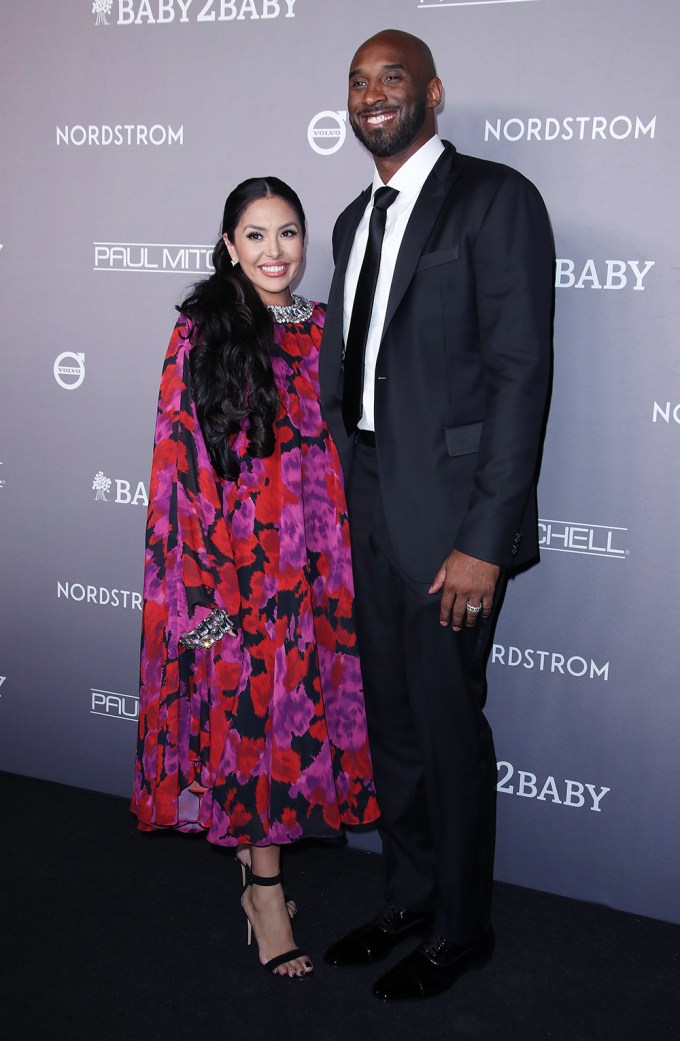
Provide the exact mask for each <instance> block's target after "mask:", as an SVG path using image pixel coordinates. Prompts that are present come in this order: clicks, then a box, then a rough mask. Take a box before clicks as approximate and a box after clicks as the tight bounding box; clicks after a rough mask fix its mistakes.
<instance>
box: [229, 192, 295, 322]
mask: <svg viewBox="0 0 680 1041" xmlns="http://www.w3.org/2000/svg"><path fill="white" fill-rule="evenodd" d="M222 238H223V239H224V241H225V243H226V246H227V249H228V250H229V256H230V257H231V259H232V260H234V261H236V260H237V261H238V262H239V264H240V265H241V269H242V271H243V274H244V275H246V277H247V278H249V279H250V281H251V282H252V283H253V285H254V286H255V289H256V290H257V292H258V294H259V296H260V299H261V300H262V302H263V303H264V304H289V303H290V301H291V293H290V284H291V282H292V281H293V279H294V278H295V276H296V275H297V273H298V272H299V270H300V267H301V266H302V258H303V251H304V243H303V239H302V228H301V226H300V221H299V220H298V217H297V215H296V213H295V210H294V209H293V207H292V206H290V204H289V203H287V202H286V201H285V200H284V199H281V198H279V196H278V195H272V196H269V197H268V198H264V199H256V200H255V202H251V204H250V206H247V207H246V209H245V210H244V211H243V213H242V214H241V219H240V221H239V223H238V224H237V226H236V229H235V231H234V241H233V242H231V241H230V239H229V237H228V236H227V235H226V234H225V235H223V236H222Z"/></svg>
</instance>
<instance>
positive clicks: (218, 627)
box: [179, 609, 238, 648]
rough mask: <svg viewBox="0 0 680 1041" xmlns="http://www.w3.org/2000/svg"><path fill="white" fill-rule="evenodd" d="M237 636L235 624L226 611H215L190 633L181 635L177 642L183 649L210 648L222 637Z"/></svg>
mask: <svg viewBox="0 0 680 1041" xmlns="http://www.w3.org/2000/svg"><path fill="white" fill-rule="evenodd" d="M227 635H228V636H238V633H237V631H236V623H235V622H234V620H233V618H231V617H230V616H229V615H228V614H227V612H226V611H222V610H219V609H218V610H215V611H213V612H212V614H209V615H208V617H207V618H204V619H203V621H202V622H199V623H198V625H197V626H196V628H195V629H192V630H191V632H188V633H183V634H182V636H180V638H179V642H180V643H181V644H182V646H183V647H193V648H196V647H206V648H207V647H212V646H213V644H215V643H217V641H218V640H220V639H221V638H222V637H223V636H227Z"/></svg>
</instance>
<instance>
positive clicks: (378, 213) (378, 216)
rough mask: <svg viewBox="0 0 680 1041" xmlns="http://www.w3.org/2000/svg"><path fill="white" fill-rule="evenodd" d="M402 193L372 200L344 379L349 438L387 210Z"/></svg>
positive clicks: (385, 192)
mask: <svg viewBox="0 0 680 1041" xmlns="http://www.w3.org/2000/svg"><path fill="white" fill-rule="evenodd" d="M398 194H399V192H398V191H397V190H396V188H378V190H377V192H376V193H375V195H374V196H373V210H372V212H371V220H370V224H369V226H368V242H367V243H366V252H365V254H364V259H363V263H362V265H361V271H360V272H359V281H358V282H357V291H356V294H355V296H354V305H353V307H352V317H351V319H350V323H349V332H348V333H347V346H346V348H345V375H344V382H343V388H342V418H343V420H344V423H345V429H346V430H347V433H348V434H353V433H354V431H355V430H356V428H357V423H358V422H359V420H360V419H361V413H362V412H363V407H362V401H361V398H362V392H363V386H364V350H365V348H366V338H367V337H368V327H369V325H370V324H371V314H372V312H373V297H374V296H375V287H376V284H377V281H378V271H379V270H380V254H381V252H382V241H383V236H384V234H385V221H386V220H387V210H388V208H389V207H390V206H391V205H392V203H393V202H394V200H395V199H396V197H397V195H398Z"/></svg>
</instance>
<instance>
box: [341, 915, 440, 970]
mask: <svg viewBox="0 0 680 1041" xmlns="http://www.w3.org/2000/svg"><path fill="white" fill-rule="evenodd" d="M431 926H432V919H431V917H430V915H429V914H428V912H426V911H409V910H408V908H406V907H395V906H394V905H393V904H390V905H388V906H387V907H386V908H385V910H384V911H383V913H382V914H381V915H379V917H378V918H374V919H373V921H372V922H369V923H368V924H367V925H362V926H360V928H358V929H354V930H353V931H352V932H351V933H348V934H347V936H343V938H342V940H338V942H337V943H334V944H333V945H332V946H331V947H329V948H328V950H327V951H326V953H325V954H324V961H325V962H326V963H327V964H328V965H371V964H372V963H373V962H376V961H382V959H383V958H386V957H387V955H388V954H389V953H390V951H393V950H394V948H395V947H396V946H397V945H398V944H400V943H401V942H402V941H403V940H406V939H408V937H409V936H415V935H418V934H420V935H421V936H422V934H423V933H426V932H427V931H428V930H429V929H430V928H431Z"/></svg>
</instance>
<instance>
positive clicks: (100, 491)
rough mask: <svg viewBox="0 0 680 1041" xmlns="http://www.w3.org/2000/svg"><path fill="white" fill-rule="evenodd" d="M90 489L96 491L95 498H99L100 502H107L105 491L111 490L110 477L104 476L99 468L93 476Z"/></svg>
mask: <svg viewBox="0 0 680 1041" xmlns="http://www.w3.org/2000/svg"><path fill="white" fill-rule="evenodd" d="M92 491H94V492H96V493H97V494H96V495H95V499H100V500H101V501H102V502H108V501H109V500H108V499H107V498H106V493H107V492H109V491H111V478H110V477H105V476H104V474H103V473H102V471H101V470H99V471H98V472H97V473H96V474H95V477H94V481H93V482H92Z"/></svg>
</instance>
